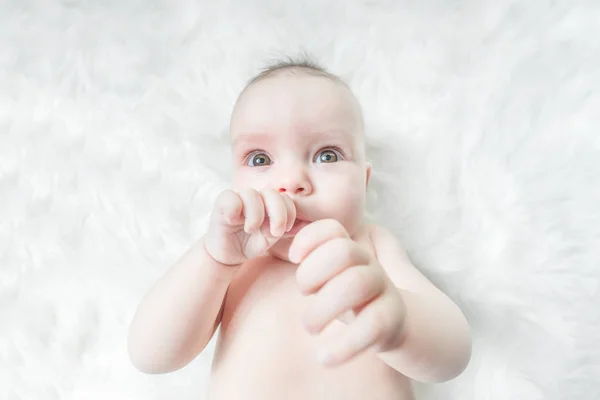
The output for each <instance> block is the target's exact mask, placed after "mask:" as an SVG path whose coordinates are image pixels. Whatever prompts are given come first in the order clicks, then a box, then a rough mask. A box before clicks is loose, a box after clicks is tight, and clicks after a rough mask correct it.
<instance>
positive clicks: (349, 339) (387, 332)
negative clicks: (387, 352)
mask: <svg viewBox="0 0 600 400" xmlns="http://www.w3.org/2000/svg"><path fill="white" fill-rule="evenodd" d="M385 301H388V299H385V298H384V296H381V297H379V298H377V299H375V300H374V301H372V302H371V303H369V304H368V305H367V306H366V307H365V308H364V309H362V310H361V311H360V312H359V313H358V315H357V316H356V318H355V319H354V321H353V322H352V323H351V324H350V325H348V326H347V327H346V330H345V335H344V336H343V337H342V338H341V339H336V340H335V341H334V342H332V343H331V344H330V345H329V346H328V347H327V348H324V349H322V350H321V351H320V352H319V354H318V357H319V361H320V362H321V363H322V364H324V365H326V366H336V365H339V364H342V363H345V362H347V361H350V360H351V359H353V358H354V357H356V356H357V355H359V354H360V353H362V352H364V351H365V350H368V349H371V348H372V349H373V351H376V352H380V351H382V349H380V347H381V343H385V342H387V341H389V340H390V339H389V338H388V337H387V336H397V335H401V328H402V327H401V325H400V324H397V323H396V320H398V319H397V318H393V316H390V315H387V314H386V313H385V312H383V310H384V309H385V306H384V302H385Z"/></svg>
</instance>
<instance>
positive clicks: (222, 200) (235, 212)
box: [211, 190, 244, 226]
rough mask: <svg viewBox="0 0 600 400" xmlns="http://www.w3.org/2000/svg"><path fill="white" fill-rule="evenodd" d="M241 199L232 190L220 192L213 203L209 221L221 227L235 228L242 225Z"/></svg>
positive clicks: (242, 206)
mask: <svg viewBox="0 0 600 400" xmlns="http://www.w3.org/2000/svg"><path fill="white" fill-rule="evenodd" d="M243 208H244V205H243V203H242V199H241V198H240V196H239V195H238V194H237V193H235V192H234V191H233V190H224V191H222V192H221V193H220V194H219V196H218V197H217V199H216V201H215V206H214V210H213V213H212V215H211V219H212V220H213V222H216V223H218V224H222V225H229V226H237V225H241V224H242V223H243V213H242V211H243Z"/></svg>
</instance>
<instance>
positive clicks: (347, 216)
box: [231, 75, 370, 235]
mask: <svg viewBox="0 0 600 400" xmlns="http://www.w3.org/2000/svg"><path fill="white" fill-rule="evenodd" d="M231 140H232V150H233V162H234V168H233V170H234V187H235V189H237V190H239V189H242V188H246V187H251V188H254V189H256V190H259V191H260V190H262V189H263V188H267V187H270V188H273V189H275V190H277V191H279V192H285V193H287V194H288V195H289V196H290V197H291V198H292V199H293V201H294V203H295V205H296V210H297V214H298V219H301V220H305V221H309V222H312V221H315V220H318V219H323V218H335V219H337V220H338V221H340V222H341V223H342V224H343V225H344V226H345V228H346V229H347V230H348V233H350V234H351V235H353V234H354V233H356V232H357V230H358V229H359V227H360V226H361V224H362V222H363V216H364V207H365V197H366V187H367V183H368V179H369V174H370V167H369V165H368V164H367V163H366V161H365V151H364V133H363V124H362V116H361V115H360V109H359V107H358V104H357V102H356V100H355V99H354V97H353V96H352V95H351V93H350V92H349V90H348V89H347V88H345V87H343V86H342V85H340V84H338V83H335V82H332V81H331V80H329V79H326V78H323V77H315V76H309V75H294V76H291V75H280V76H275V77H270V78H267V79H265V80H263V81H260V82H258V83H256V84H254V85H252V86H251V87H249V88H248V89H247V90H246V92H244V94H243V95H242V96H241V98H240V99H239V101H238V103H237V105H236V108H235V110H234V113H233V115H232V119H231Z"/></svg>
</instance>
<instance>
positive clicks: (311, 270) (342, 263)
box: [290, 228, 371, 295]
mask: <svg viewBox="0 0 600 400" xmlns="http://www.w3.org/2000/svg"><path fill="white" fill-rule="evenodd" d="M304 229H307V228H304ZM301 232H302V231H301ZM317 239H318V238H317ZM290 253H291V251H290ZM370 261H371V260H370V255H369V253H368V252H366V251H365V250H364V249H362V248H361V247H360V246H358V245H357V244H356V243H354V242H353V241H352V239H348V238H336V239H332V240H329V241H328V242H325V243H324V244H322V245H320V246H319V247H317V248H316V249H315V250H313V251H312V252H311V253H310V254H309V255H308V256H307V257H306V258H304V261H302V263H301V264H300V265H299V266H298V269H297V270H296V281H297V283H298V288H299V289H300V292H302V294H305V295H308V294H312V293H314V292H316V291H317V290H319V289H320V288H321V286H323V285H324V284H325V282H327V281H329V280H330V279H332V278H333V277H334V276H336V275H337V274H339V273H340V272H342V271H343V270H345V269H346V268H348V267H351V266H354V265H362V264H368V263H369V262H370Z"/></svg>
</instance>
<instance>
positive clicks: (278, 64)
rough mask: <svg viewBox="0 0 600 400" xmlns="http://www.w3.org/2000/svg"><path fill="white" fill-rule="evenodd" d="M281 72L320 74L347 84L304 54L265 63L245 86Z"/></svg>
mask: <svg viewBox="0 0 600 400" xmlns="http://www.w3.org/2000/svg"><path fill="white" fill-rule="evenodd" d="M282 72H287V73H289V74H292V75H294V74H298V73H303V74H309V75H314V76H321V77H323V78H327V79H331V80H332V81H334V82H336V83H341V84H342V85H344V86H348V85H347V84H346V83H345V82H344V81H343V80H342V79H341V78H340V77H339V76H337V75H335V74H333V73H331V72H329V71H328V70H327V69H326V68H325V67H323V66H321V65H319V64H318V63H317V62H316V61H314V60H312V59H310V57H308V56H306V55H304V56H302V57H298V58H294V57H290V56H287V57H285V58H284V59H280V60H277V61H275V62H274V63H271V64H269V65H267V66H266V67H265V68H263V69H262V71H261V72H260V73H258V74H257V75H255V76H254V77H252V79H250V80H249V81H248V84H247V85H246V87H249V86H252V85H253V84H255V83H257V82H260V81H262V80H264V79H267V78H269V77H272V76H276V75H278V74H280V73H282Z"/></svg>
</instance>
